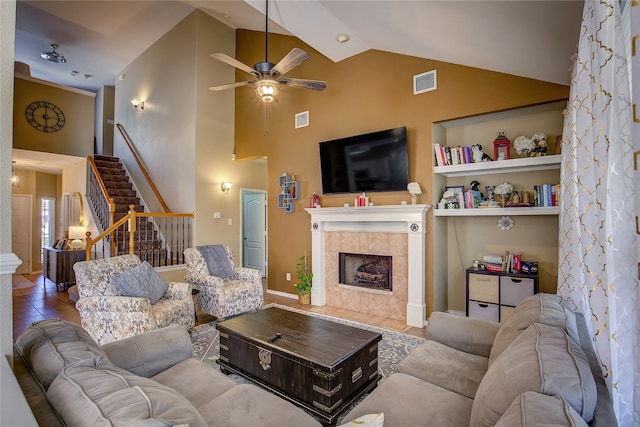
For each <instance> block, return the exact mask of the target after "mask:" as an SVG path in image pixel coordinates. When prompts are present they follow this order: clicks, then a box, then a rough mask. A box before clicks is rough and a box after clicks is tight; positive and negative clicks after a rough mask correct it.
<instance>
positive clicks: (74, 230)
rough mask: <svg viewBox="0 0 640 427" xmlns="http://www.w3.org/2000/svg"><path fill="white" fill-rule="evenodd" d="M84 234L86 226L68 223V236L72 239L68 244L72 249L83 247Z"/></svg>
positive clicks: (85, 233)
mask: <svg viewBox="0 0 640 427" xmlns="http://www.w3.org/2000/svg"><path fill="white" fill-rule="evenodd" d="M86 235H87V227H84V226H81V225H70V226H69V238H70V239H73V240H71V243H69V246H71V248H72V249H82V248H83V247H84V239H85V237H86Z"/></svg>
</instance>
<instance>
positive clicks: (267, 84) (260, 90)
mask: <svg viewBox="0 0 640 427" xmlns="http://www.w3.org/2000/svg"><path fill="white" fill-rule="evenodd" d="M278 86H279V85H278V82H277V81H275V80H260V81H258V82H257V83H256V94H257V95H258V98H260V99H261V100H262V101H263V102H266V103H270V102H273V100H274V99H275V98H276V95H278Z"/></svg>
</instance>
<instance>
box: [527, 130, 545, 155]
mask: <svg viewBox="0 0 640 427" xmlns="http://www.w3.org/2000/svg"><path fill="white" fill-rule="evenodd" d="M531 140H532V141H533V143H534V144H535V145H536V148H534V149H533V152H534V153H533V154H532V156H546V155H547V135H546V134H544V133H542V132H538V133H535V134H533V136H532V137H531Z"/></svg>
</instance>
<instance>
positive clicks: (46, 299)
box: [13, 274, 426, 338]
mask: <svg viewBox="0 0 640 427" xmlns="http://www.w3.org/2000/svg"><path fill="white" fill-rule="evenodd" d="M24 277H25V278H27V279H28V280H30V281H31V282H33V283H34V284H35V286H34V287H32V288H26V289H16V290H14V291H13V336H14V337H17V336H18V335H20V334H21V333H22V332H23V331H24V330H25V329H26V327H27V326H29V324H30V323H31V322H36V321H38V320H43V319H49V318H52V317H58V318H61V319H65V320H68V321H70V322H75V323H78V324H79V323H80V315H79V314H78V311H77V310H76V308H75V306H74V303H73V301H71V300H70V299H69V294H68V293H67V291H66V290H63V289H62V288H60V289H59V292H57V291H56V285H55V284H54V283H53V282H51V281H50V280H48V279H45V278H44V277H43V276H42V275H41V274H28V275H25V276H24ZM264 299H265V301H264V302H265V304H271V303H277V304H282V305H286V306H290V307H295V308H297V309H302V310H308V311H312V312H316V313H321V314H326V315H330V316H335V317H339V318H342V319H347V320H353V321H356V322H360V323H365V324H369V325H372V326H378V327H382V328H387V329H393V330H397V331H401V332H404V333H406V334H410V335H414V336H418V337H423V338H424V337H425V336H426V333H425V328H414V327H409V326H406V325H405V324H404V323H403V322H399V321H397V320H393V319H388V318H385V317H381V316H373V315H367V314H362V313H358V312H353V311H350V310H345V309H341V308H336V307H330V306H324V307H314V306H302V305H300V304H298V300H297V299H292V298H287V297H283V296H279V295H272V294H269V293H265V298H264ZM197 314H198V324H204V323H208V322H210V321H212V320H213V319H214V318H213V317H212V316H209V315H208V314H205V313H200V312H198V313H197Z"/></svg>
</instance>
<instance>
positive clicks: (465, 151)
mask: <svg viewBox="0 0 640 427" xmlns="http://www.w3.org/2000/svg"><path fill="white" fill-rule="evenodd" d="M433 151H434V154H435V156H436V166H448V165H463V164H466V163H473V156H472V154H471V148H469V147H466V146H465V147H462V146H460V145H458V146H457V147H448V146H446V145H442V144H433Z"/></svg>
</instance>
